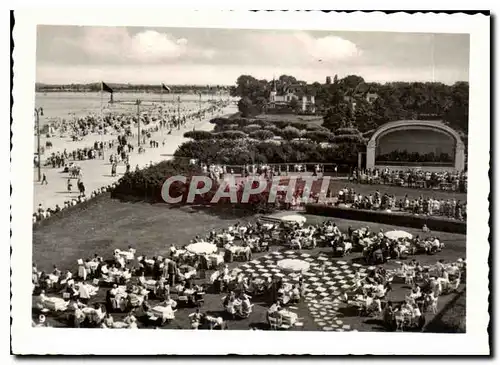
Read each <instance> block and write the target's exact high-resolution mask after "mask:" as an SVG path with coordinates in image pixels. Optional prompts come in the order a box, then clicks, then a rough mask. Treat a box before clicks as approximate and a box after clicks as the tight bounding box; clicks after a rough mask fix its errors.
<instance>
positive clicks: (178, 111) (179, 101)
mask: <svg viewBox="0 0 500 365" xmlns="http://www.w3.org/2000/svg"><path fill="white" fill-rule="evenodd" d="M177 127H178V128H177V129H178V130H179V129H181V97H180V96H178V97H177Z"/></svg>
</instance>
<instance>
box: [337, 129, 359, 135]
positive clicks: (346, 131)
mask: <svg viewBox="0 0 500 365" xmlns="http://www.w3.org/2000/svg"><path fill="white" fill-rule="evenodd" d="M335 134H336V135H346V134H355V135H361V132H360V131H359V130H357V129H356V128H338V129H336V130H335Z"/></svg>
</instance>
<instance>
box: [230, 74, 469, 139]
mask: <svg viewBox="0 0 500 365" xmlns="http://www.w3.org/2000/svg"><path fill="white" fill-rule="evenodd" d="M295 86H296V87H297V88H298V89H300V90H301V92H303V93H305V94H306V95H314V96H315V102H316V112H317V113H318V114H320V115H323V119H324V123H323V126H324V127H326V128H328V129H330V130H335V129H338V128H346V127H353V128H357V129H358V130H359V131H361V132H362V133H365V132H368V131H370V130H374V129H376V128H378V127H379V126H381V125H382V124H385V123H387V122H391V121H395V120H405V119H409V120H412V119H413V120H415V119H424V120H442V121H443V122H445V123H446V124H448V125H449V126H450V127H452V128H454V129H455V130H457V131H459V132H461V133H462V134H463V135H466V134H467V132H468V119H469V83H468V82H464V81H460V82H456V83H454V84H453V85H446V84H443V83H440V82H390V83H385V84H380V83H373V82H365V80H364V79H363V78H362V77H360V76H357V75H349V76H346V77H344V78H338V77H337V76H335V78H334V79H333V82H331V83H329V84H326V83H325V84H320V83H319V82H314V83H312V84H308V83H307V82H305V81H301V80H297V79H296V78H295V77H293V76H289V75H281V76H280V77H279V78H278V79H276V80H265V79H263V80H258V79H256V78H254V77H253V76H251V75H241V76H240V77H238V79H237V80H236V86H234V87H232V88H231V95H232V96H235V97H240V98H241V100H240V102H239V104H238V107H239V110H240V112H241V113H242V115H243V116H244V117H247V116H252V115H256V114H260V113H265V112H269V108H268V105H269V95H270V92H271V90H273V89H274V88H276V90H277V92H278V94H280V93H284V92H286V91H287V90H289V89H290V88H293V87H295ZM368 95H371V96H374V98H373V100H370V101H369V100H367V96H368Z"/></svg>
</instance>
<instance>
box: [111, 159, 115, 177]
mask: <svg viewBox="0 0 500 365" xmlns="http://www.w3.org/2000/svg"><path fill="white" fill-rule="evenodd" d="M111 176H113V177H114V176H116V162H113V164H112V165H111Z"/></svg>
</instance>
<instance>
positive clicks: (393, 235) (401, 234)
mask: <svg viewBox="0 0 500 365" xmlns="http://www.w3.org/2000/svg"><path fill="white" fill-rule="evenodd" d="M385 236H386V237H387V238H389V239H392V240H398V239H400V238H408V239H412V238H413V235H412V234H411V233H408V232H406V231H399V230H397V231H389V232H386V233H385Z"/></svg>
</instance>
